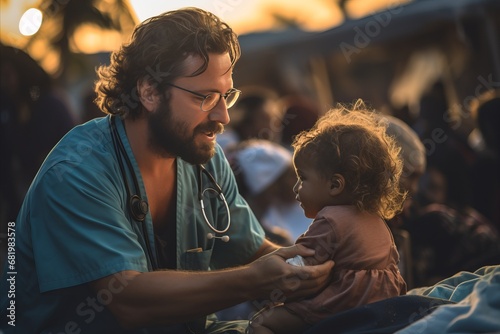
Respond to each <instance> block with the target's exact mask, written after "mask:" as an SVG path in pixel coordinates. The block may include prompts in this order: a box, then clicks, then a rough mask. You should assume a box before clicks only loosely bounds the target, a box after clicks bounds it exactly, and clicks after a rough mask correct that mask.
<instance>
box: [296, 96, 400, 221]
mask: <svg viewBox="0 0 500 334" xmlns="http://www.w3.org/2000/svg"><path fill="white" fill-rule="evenodd" d="M292 146H293V148H294V149H295V159H296V158H297V157H300V158H301V159H305V161H309V162H310V163H311V164H313V166H314V168H316V169H317V171H318V172H319V173H320V175H322V176H323V177H325V179H327V180H329V179H330V178H331V177H332V176H333V175H334V174H337V173H338V174H341V175H343V176H344V178H345V180H346V188H345V189H346V190H347V191H348V192H349V193H350V194H351V195H352V198H353V204H354V205H356V206H357V207H358V209H359V210H362V211H363V210H364V211H368V212H372V213H374V214H377V215H379V216H381V217H382V218H384V219H390V218H392V217H394V216H395V215H396V214H397V213H399V212H400V211H401V208H402V205H403V202H404V200H405V197H406V193H405V192H403V191H402V190H401V189H400V187H399V177H400V175H401V172H402V169H403V162H402V160H401V159H400V158H399V151H400V148H399V147H398V146H397V144H396V142H395V141H394V139H392V138H391V137H390V136H389V135H387V134H386V124H384V121H383V118H382V117H379V116H378V114H376V112H375V111H373V110H368V109H367V108H366V106H365V104H364V102H363V101H362V100H358V101H356V102H355V103H354V105H353V106H352V108H350V109H348V106H346V105H341V104H339V105H338V106H337V107H336V108H334V109H331V110H330V111H328V112H327V113H326V114H325V115H324V116H322V117H321V118H320V119H318V121H317V122H316V124H315V125H314V126H313V128H311V129H310V130H308V131H303V132H301V133H299V134H298V135H297V136H296V137H295V138H294V141H293V143H292Z"/></svg>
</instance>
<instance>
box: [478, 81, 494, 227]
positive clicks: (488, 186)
mask: <svg viewBox="0 0 500 334" xmlns="http://www.w3.org/2000/svg"><path fill="white" fill-rule="evenodd" d="M471 114H472V116H473V118H474V120H475V123H476V128H475V130H474V131H473V133H471V137H473V136H474V134H475V135H476V140H475V141H474V142H475V145H474V148H475V150H476V152H477V153H478V159H477V161H476V163H475V165H474V166H473V184H474V186H473V189H474V193H473V197H474V202H473V204H474V207H475V208H476V209H477V210H478V211H479V212H481V213H482V214H483V215H484V216H486V218H488V219H489V220H490V221H491V222H492V223H493V224H494V225H495V226H496V227H497V229H499V230H500V172H499V171H500V136H499V129H500V88H497V89H495V90H493V89H492V90H489V91H487V92H485V93H483V94H482V95H481V96H479V97H478V98H477V99H475V100H474V101H473V103H472V105H471Z"/></svg>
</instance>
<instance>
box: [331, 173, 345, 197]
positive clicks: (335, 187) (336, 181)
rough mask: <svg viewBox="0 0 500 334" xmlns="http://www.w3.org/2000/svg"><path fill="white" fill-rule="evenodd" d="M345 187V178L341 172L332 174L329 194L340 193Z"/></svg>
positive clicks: (335, 194)
mask: <svg viewBox="0 0 500 334" xmlns="http://www.w3.org/2000/svg"><path fill="white" fill-rule="evenodd" d="M344 188H345V179H344V177H343V176H342V175H341V174H334V175H333V176H332V177H331V179H330V195H331V196H337V195H340V194H341V193H342V192H343V191H344Z"/></svg>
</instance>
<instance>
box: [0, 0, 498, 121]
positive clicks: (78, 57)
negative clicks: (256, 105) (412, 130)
mask: <svg viewBox="0 0 500 334" xmlns="http://www.w3.org/2000/svg"><path fill="white" fill-rule="evenodd" d="M499 3H500V2H499V1H494V0H460V1H453V0H414V1H411V0H376V1H375V0H308V1H303V0H300V1H299V0H248V1H247V0H245V1H244V0H217V1H208V0H206V1H204V0H191V1H157V0H100V1H98V0H78V1H75V0H72V1H70V0H44V1H40V0H36V1H35V0H16V1H14V0H0V5H1V10H0V15H1V18H0V22H1V34H0V39H1V41H2V43H4V44H6V45H12V46H15V47H17V48H19V49H21V50H24V51H25V52H27V53H28V54H29V55H30V56H31V57H33V58H34V59H35V60H36V61H37V62H38V63H39V64H40V65H41V66H42V67H43V68H44V69H45V70H46V71H47V72H48V73H50V74H51V75H52V76H54V77H55V78H58V80H59V82H60V83H62V84H63V85H64V86H65V87H66V89H67V91H68V94H69V95H70V98H71V101H72V103H73V106H74V109H75V110H76V111H75V113H76V114H79V113H80V111H79V109H81V106H80V103H79V101H78V99H79V98H80V96H81V94H82V91H84V90H89V86H91V85H92V82H93V80H94V79H95V77H94V68H95V66H97V65H99V64H102V63H105V62H107V61H108V59H109V52H111V51H112V50H115V49H117V48H118V47H119V46H120V45H121V44H122V43H123V42H126V41H127V40H128V38H129V36H130V34H131V32H132V30H133V28H134V26H135V25H136V24H137V23H139V22H141V21H143V20H145V19H147V18H149V17H151V16H154V15H157V14H159V13H161V12H164V11H167V10H171V9H176V8H181V7H185V6H196V7H200V8H203V9H206V10H209V11H211V12H213V13H215V14H217V15H218V16H220V17H221V18H222V19H223V20H224V21H226V22H227V23H229V25H230V26H231V27H233V29H234V30H235V31H236V32H237V33H238V34H239V36H240V43H241V45H242V50H243V57H242V59H241V60H240V62H239V63H238V65H237V70H236V71H235V82H236V83H237V84H239V85H256V84H257V85H267V86H270V87H271V88H273V89H275V90H277V91H278V93H280V94H289V93H293V92H297V91H300V92H302V93H304V94H306V95H310V96H311V97H312V98H313V99H315V100H317V101H318V103H319V105H320V106H321V107H322V108H323V109H326V108H327V107H328V106H330V105H332V104H333V103H334V102H336V101H352V100H353V99H355V98H357V97H362V98H364V99H365V100H368V101H369V102H370V103H371V104H372V105H374V106H375V107H377V108H380V109H387V108H388V109H391V110H393V109H401V108H405V109H409V112H410V113H412V112H413V113H415V112H416V111H415V110H417V109H418V101H419V99H420V98H421V96H422V94H424V93H425V92H426V90H427V89H428V88H429V87H431V86H432V85H433V84H434V83H435V82H436V81H440V82H445V83H446V86H447V90H446V91H447V94H448V98H449V99H450V100H451V101H452V104H459V105H460V104H462V102H463V101H464V99H465V98H466V97H467V96H468V94H470V93H469V91H470V90H471V89H474V86H475V85H478V81H477V78H478V77H479V76H481V75H482V76H484V77H485V78H487V77H488V75H493V76H494V77H495V78H497V77H498V76H499V72H500V69H499V68H500V64H499V62H500V60H499V59H500V51H499V46H498V40H500V38H499V35H500V34H499V32H498V30H499V28H498V24H499V23H498V22H499V21H500V20H499V19H498V15H499V14H498V7H499ZM464 79H465V80H464Z"/></svg>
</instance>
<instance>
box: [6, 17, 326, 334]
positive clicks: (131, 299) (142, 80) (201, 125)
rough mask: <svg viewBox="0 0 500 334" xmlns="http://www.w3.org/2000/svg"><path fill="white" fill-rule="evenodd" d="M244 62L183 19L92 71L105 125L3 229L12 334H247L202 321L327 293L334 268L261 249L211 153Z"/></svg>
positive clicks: (140, 34) (82, 137)
mask: <svg viewBox="0 0 500 334" xmlns="http://www.w3.org/2000/svg"><path fill="white" fill-rule="evenodd" d="M239 54H240V49H239V45H238V41H237V37H236V35H235V34H234V32H233V31H232V30H231V29H230V28H229V27H228V26H227V25H226V24H225V23H223V22H221V21H220V20H219V19H218V18H217V17H215V16H214V15H213V14H210V13H207V12H205V11H202V10H199V9H195V8H185V9H181V10H178V11H172V12H167V13H165V14H162V15H159V16H157V17H153V18H151V19H149V20H147V21H145V22H144V23H142V24H141V25H139V26H138V27H137V28H136V30H135V31H134V34H133V36H132V39H131V42H130V43H129V44H127V45H124V46H123V47H122V48H121V49H120V50H119V51H117V52H115V53H113V54H112V56H111V64H110V65H109V66H103V67H101V68H100V69H99V70H98V74H99V81H98V82H97V84H96V92H97V94H98V98H97V103H98V105H99V106H100V107H101V109H102V110H103V111H104V112H106V113H108V114H109V115H108V116H106V117H103V118H99V119H95V120H92V121H90V122H88V123H85V124H83V125H81V126H78V127H76V128H75V129H73V130H72V131H70V132H69V133H68V134H67V135H66V136H65V137H64V138H63V139H62V140H61V141H60V142H59V143H58V145H57V146H56V147H55V148H54V149H53V150H52V152H51V153H50V154H49V155H48V157H47V159H46V160H45V162H44V164H43V166H42V167H41V169H40V170H39V172H38V174H37V176H36V177H35V179H34V181H33V183H32V185H31V187H30V190H29V193H28V194H27V196H26V198H25V201H24V203H23V206H22V208H21V211H20V213H19V216H18V218H17V221H16V222H12V223H11V224H10V223H9V224H10V225H9V226H10V227H11V229H10V230H9V231H11V232H12V236H13V238H12V240H11V239H9V242H11V241H12V242H11V244H12V247H11V248H9V252H10V253H9V254H10V257H9V259H8V261H7V264H8V266H7V267H6V268H5V271H4V273H5V275H4V277H3V279H2V281H1V283H0V284H2V286H1V297H0V298H1V311H0V312H2V314H1V317H2V319H7V320H8V323H7V324H5V323H4V324H2V325H1V330H2V331H3V332H4V333H10V332H13V331H15V332H18V333H157V332H161V333H192V332H202V333H241V332H243V331H244V328H245V327H246V324H247V322H246V321H240V322H229V323H221V322H218V321H217V319H215V318H214V317H213V316H207V315H209V314H212V313H213V312H215V311H217V310H221V309H223V308H226V307H229V306H231V305H235V304H238V303H241V302H243V301H245V300H251V299H254V300H258V302H257V301H256V303H259V305H258V306H263V305H267V304H270V303H274V302H282V301H284V300H285V299H286V300H290V299H296V298H301V297H305V296H308V295H312V294H314V293H316V292H318V291H319V290H320V289H321V288H322V287H323V286H324V284H325V281H326V279H327V274H328V272H329V271H330V269H331V267H332V265H333V264H332V263H331V262H328V263H324V264H322V265H318V266H311V267H303V268H300V267H294V266H291V265H288V264H286V263H285V259H287V258H291V257H293V256H295V255H297V254H300V255H303V256H311V255H313V254H314V252H313V251H312V250H308V249H305V248H298V247H293V248H286V249H277V247H276V246H275V245H273V244H272V243H270V242H269V241H267V240H265V238H264V232H263V231H262V229H261V227H260V225H259V223H258V221H257V220H256V218H255V216H254V215H253V214H252V212H251V210H250V209H249V207H248V205H247V203H246V202H245V201H244V200H243V198H242V197H241V196H240V195H239V193H238V191H237V187H236V183H235V180H234V176H233V174H232V173H231V169H230V167H229V164H228V163H227V161H226V160H225V157H224V155H223V153H222V151H221V149H220V147H219V146H217V145H216V144H215V138H216V135H217V134H218V133H220V132H221V131H222V130H223V127H224V125H225V124H227V123H228V122H229V115H228V108H230V107H231V106H232V105H233V104H234V102H235V101H236V99H237V98H238V96H239V93H240V92H239V91H238V90H237V89H235V88H233V81H232V70H233V67H234V64H235V62H236V61H237V59H238V57H239ZM219 186H220V188H221V189H222V193H223V195H221V194H220V190H218V189H219ZM214 193H216V196H213V194H214ZM11 244H9V246H10V245H11ZM2 323H3V321H2ZM14 325H15V327H14ZM125 328H126V329H125Z"/></svg>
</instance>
